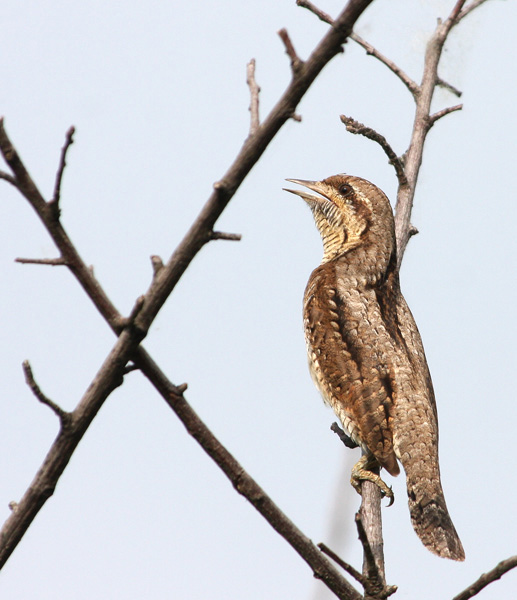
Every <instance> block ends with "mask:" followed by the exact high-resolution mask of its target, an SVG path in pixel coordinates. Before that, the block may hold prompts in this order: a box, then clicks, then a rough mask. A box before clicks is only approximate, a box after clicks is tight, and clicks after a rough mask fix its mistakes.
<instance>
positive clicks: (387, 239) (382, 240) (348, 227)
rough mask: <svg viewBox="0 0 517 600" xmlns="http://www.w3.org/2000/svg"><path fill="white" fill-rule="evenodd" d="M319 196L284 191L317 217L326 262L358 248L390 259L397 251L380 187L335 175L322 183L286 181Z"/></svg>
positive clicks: (303, 192)
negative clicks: (295, 197) (296, 198)
mask: <svg viewBox="0 0 517 600" xmlns="http://www.w3.org/2000/svg"><path fill="white" fill-rule="evenodd" d="M287 181H290V182H291V183H296V184H298V185H303V186H304V187H306V188H308V189H309V190H311V191H313V192H316V193H317V194H318V195H317V196H316V195H314V194H309V193H307V192H305V191H302V190H291V189H286V188H284V189H285V191H286V192H291V193H292V194H296V195H298V196H300V197H301V198H303V199H304V200H305V202H307V204H308V205H309V207H310V209H311V210H312V213H313V215H314V220H315V222H316V226H317V228H318V230H319V232H320V234H321V238H322V240H323V262H329V261H331V260H333V259H335V258H338V257H340V256H342V255H344V254H346V253H348V252H350V250H353V249H354V248H357V247H359V246H364V248H365V250H366V248H367V247H371V246H373V247H374V248H373V250H377V251H378V252H381V253H382V254H388V256H389V257H390V256H391V254H392V252H393V251H394V245H395V234H394V223H393V213H392V210H391V206H390V203H389V200H388V198H387V197H386V195H385V194H384V192H382V191H381V190H380V189H379V188H378V187H376V186H375V185H373V183H370V182H369V181H366V179H361V178H360V177H353V176H352V175H333V176H332V177H328V178H327V179H324V180H323V181H305V180H303V179H287Z"/></svg>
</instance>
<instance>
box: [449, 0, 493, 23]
mask: <svg viewBox="0 0 517 600" xmlns="http://www.w3.org/2000/svg"><path fill="white" fill-rule="evenodd" d="M486 1H487V0H474V1H473V2H471V3H470V4H469V5H468V6H466V7H465V8H464V9H463V10H462V11H461V12H460V14H459V15H458V17H457V18H456V21H457V22H458V23H459V22H460V21H461V20H462V19H464V18H465V17H466V16H467V15H468V14H469V13H471V12H472V11H473V10H474V9H476V8H477V7H478V6H481V5H482V4H484V3H485V2H486Z"/></svg>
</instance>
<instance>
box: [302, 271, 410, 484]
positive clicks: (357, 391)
mask: <svg viewBox="0 0 517 600" xmlns="http://www.w3.org/2000/svg"><path fill="white" fill-rule="evenodd" d="M304 320H305V332H306V339H307V346H308V351H309V364H310V367H311V374H312V376H313V379H314V381H315V383H316V385H317V387H318V388H319V390H320V392H321V394H322V396H323V398H324V400H325V401H326V402H327V403H328V404H329V405H330V406H331V407H332V408H333V409H334V411H335V412H336V414H337V415H338V417H339V418H340V419H341V422H342V423H343V425H344V427H345V429H347V430H348V432H349V434H350V436H351V437H352V439H354V440H355V441H356V442H358V443H359V444H360V445H361V446H362V447H363V448H365V449H367V450H369V451H370V452H371V453H372V454H373V455H374V456H375V457H376V459H377V460H378V461H379V463H380V464H381V465H382V466H383V467H384V468H385V469H386V470H387V471H388V472H389V473H390V474H392V475H397V474H398V473H399V472H400V470H399V466H398V464H397V459H396V456H395V453H394V451H393V435H392V422H393V383H394V379H393V375H394V373H393V370H392V369H391V368H390V365H389V363H388V360H387V356H386V353H385V352H384V351H383V350H379V348H381V349H382V348H385V347H386V344H387V343H389V334H388V332H387V331H386V328H385V327H384V326H383V323H382V314H381V310H380V306H379V304H378V302H377V300H376V296H375V292H374V291H373V290H366V291H364V290H363V291H362V292H361V293H359V292H358V291H357V289H353V286H352V287H351V286H347V285H343V282H342V281H341V282H340V280H339V277H338V275H337V274H336V269H335V267H334V265H331V264H323V265H321V266H320V267H318V268H317V269H316V270H315V271H314V272H313V274H312V276H311V278H310V279H309V283H308V285H307V289H306V292H305V309H304ZM379 337H381V338H382V343H381V344H380V345H379V343H378V342H379Z"/></svg>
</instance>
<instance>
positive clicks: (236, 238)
mask: <svg viewBox="0 0 517 600" xmlns="http://www.w3.org/2000/svg"><path fill="white" fill-rule="evenodd" d="M210 239H211V240H228V241H230V242H240V241H241V240H242V235H241V234H240V233H225V232H224V231H212V233H211V234H210Z"/></svg>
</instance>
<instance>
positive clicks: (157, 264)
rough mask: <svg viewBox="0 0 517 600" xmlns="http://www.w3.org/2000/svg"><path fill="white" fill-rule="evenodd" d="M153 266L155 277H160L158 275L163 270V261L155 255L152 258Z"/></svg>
mask: <svg viewBox="0 0 517 600" xmlns="http://www.w3.org/2000/svg"><path fill="white" fill-rule="evenodd" d="M151 265H152V267H153V273H154V276H155V277H156V275H158V273H159V272H160V271H161V270H162V269H163V260H162V259H161V257H160V256H158V255H157V254H153V255H152V256H151Z"/></svg>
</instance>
